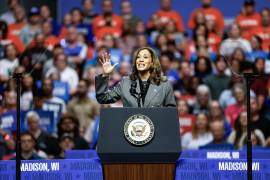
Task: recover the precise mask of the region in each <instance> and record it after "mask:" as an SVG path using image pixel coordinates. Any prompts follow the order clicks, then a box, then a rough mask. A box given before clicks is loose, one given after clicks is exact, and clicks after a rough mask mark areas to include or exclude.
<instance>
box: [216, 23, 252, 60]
mask: <svg viewBox="0 0 270 180" xmlns="http://www.w3.org/2000/svg"><path fill="white" fill-rule="evenodd" d="M236 48H241V49H243V51H244V52H246V53H247V52H251V51H252V49H251V45H250V43H249V41H247V40H245V39H243V38H241V36H240V28H239V26H238V25H237V24H232V25H231V27H230V29H229V38H227V39H225V40H224V41H223V42H222V43H221V45H220V49H219V51H220V53H221V54H222V55H225V56H230V55H231V54H232V53H233V51H234V50H235V49H236Z"/></svg>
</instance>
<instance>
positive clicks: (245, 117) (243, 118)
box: [239, 112, 247, 127]
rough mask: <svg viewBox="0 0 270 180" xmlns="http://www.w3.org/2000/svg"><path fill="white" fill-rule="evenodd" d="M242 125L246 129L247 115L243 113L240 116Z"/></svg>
mask: <svg viewBox="0 0 270 180" xmlns="http://www.w3.org/2000/svg"><path fill="white" fill-rule="evenodd" d="M239 120H240V124H241V126H242V127H246V126H247V113H246V112H242V113H241V114H240V118H239Z"/></svg>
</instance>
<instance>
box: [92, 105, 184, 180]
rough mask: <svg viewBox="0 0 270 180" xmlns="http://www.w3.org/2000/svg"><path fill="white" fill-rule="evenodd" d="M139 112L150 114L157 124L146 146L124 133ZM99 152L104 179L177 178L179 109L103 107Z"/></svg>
mask: <svg viewBox="0 0 270 180" xmlns="http://www.w3.org/2000/svg"><path fill="white" fill-rule="evenodd" d="M137 115H140V116H141V115H142V116H144V117H148V118H149V119H150V120H151V121H152V123H153V126H154V135H153V138H152V139H151V140H150V141H149V142H148V143H146V144H144V145H134V144H133V143H132V142H130V141H129V140H128V138H126V136H125V132H126V131H125V129H127V128H125V125H126V124H127V121H128V120H130V119H132V118H131V117H134V116H135V117H136V116H137ZM138 117H139V116H138ZM129 122H130V121H129ZM97 152H98V156H99V157H100V159H101V162H102V166H103V177H104V179H105V180H163V179H164V180H173V179H175V168H176V161H177V159H178V158H179V156H180V152H181V144H180V133H179V121H178V115H177V110H176V108H104V109H101V119H100V126H99V141H98V145H97Z"/></svg>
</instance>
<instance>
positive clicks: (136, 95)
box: [129, 81, 141, 107]
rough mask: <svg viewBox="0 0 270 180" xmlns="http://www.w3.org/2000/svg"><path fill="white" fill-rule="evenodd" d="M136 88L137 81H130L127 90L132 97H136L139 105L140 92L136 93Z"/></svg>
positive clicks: (139, 105)
mask: <svg viewBox="0 0 270 180" xmlns="http://www.w3.org/2000/svg"><path fill="white" fill-rule="evenodd" d="M136 88H137V82H136V81H131V86H130V89H129V92H130V94H131V95H132V96H133V97H134V98H136V99H137V103H138V107H141V103H140V99H141V94H140V93H137V91H136Z"/></svg>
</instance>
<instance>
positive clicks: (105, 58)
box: [98, 51, 118, 76]
mask: <svg viewBox="0 0 270 180" xmlns="http://www.w3.org/2000/svg"><path fill="white" fill-rule="evenodd" d="M98 59H99V62H100V63H101V64H102V69H103V75H106V76H107V75H109V74H110V73H112V72H113V69H114V67H115V66H116V65H117V64H118V63H115V64H114V65H112V63H111V57H110V54H109V53H107V52H104V51H103V52H102V53H101V54H100V56H99V58H98Z"/></svg>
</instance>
